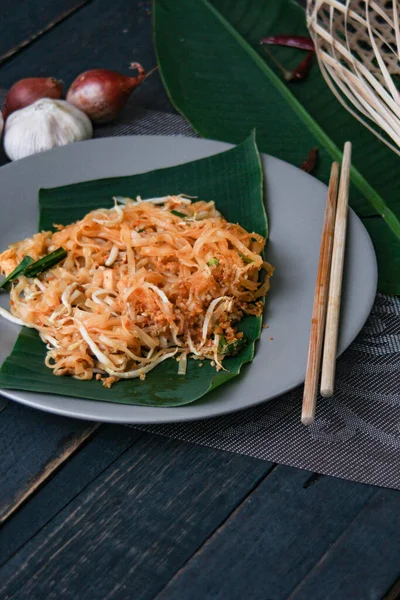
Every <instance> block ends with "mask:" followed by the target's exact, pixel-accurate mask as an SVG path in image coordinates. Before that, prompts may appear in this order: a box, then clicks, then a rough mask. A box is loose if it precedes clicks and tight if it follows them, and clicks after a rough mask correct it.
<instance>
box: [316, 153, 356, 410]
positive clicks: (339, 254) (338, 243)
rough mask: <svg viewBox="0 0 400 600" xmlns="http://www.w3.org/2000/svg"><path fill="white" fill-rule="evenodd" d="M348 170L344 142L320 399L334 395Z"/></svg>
mask: <svg viewBox="0 0 400 600" xmlns="http://www.w3.org/2000/svg"><path fill="white" fill-rule="evenodd" d="M350 167H351V143H350V142H346V143H345V145H344V151H343V161H342V169H341V172H340V185H339V195H338V202H337V212H336V221H335V237H334V242H333V253H332V266H331V275H330V284H329V298H328V309H327V314H326V328H325V342H324V352H323V359H322V373H321V390H320V392H321V396H324V397H325V398H329V397H330V396H332V395H333V389H334V385H335V370H336V352H337V341H338V330H339V315H340V300H341V295H342V279H343V263H344V251H345V245H346V229H347V217H348V213H349V210H348V208H349V187H350Z"/></svg>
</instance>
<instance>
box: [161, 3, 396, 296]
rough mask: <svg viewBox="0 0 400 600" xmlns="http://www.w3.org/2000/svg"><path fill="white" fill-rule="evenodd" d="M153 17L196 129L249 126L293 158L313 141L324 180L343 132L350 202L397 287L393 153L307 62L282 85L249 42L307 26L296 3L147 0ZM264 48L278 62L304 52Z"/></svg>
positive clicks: (386, 278) (176, 92)
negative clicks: (349, 161) (305, 71)
mask: <svg viewBox="0 0 400 600" xmlns="http://www.w3.org/2000/svg"><path fill="white" fill-rule="evenodd" d="M153 18H154V39H155V45H156V51H157V55H158V60H159V65H160V72H161V76H162V78H163V81H164V84H165V87H166V89H167V92H168V94H169V96H170V99H171V101H172V102H173V104H174V105H175V107H176V108H177V109H178V110H179V111H180V112H181V113H182V114H183V115H184V116H185V117H186V118H187V119H188V121H189V122H190V123H191V124H192V126H193V127H194V129H196V131H197V132H198V133H200V134H201V135H202V136H204V137H209V138H215V139H220V140H225V141H230V142H233V143H236V142H238V140H240V139H243V137H244V136H245V135H247V133H248V132H249V131H250V130H251V129H252V128H256V129H257V142H258V147H259V149H260V150H261V151H263V152H268V153H270V154H273V155H274V156H278V157H279V158H282V159H284V160H287V161H289V162H291V163H292V164H294V165H297V166H300V165H301V164H302V163H303V162H304V160H305V158H306V157H307V155H308V153H309V151H310V150H311V149H312V148H313V147H315V146H317V147H318V148H319V164H318V168H317V170H316V172H315V175H316V176H317V177H318V178H319V179H321V180H322V181H324V182H327V181H328V177H329V171H330V165H331V162H332V159H335V160H340V158H341V148H342V147H343V144H344V142H345V140H347V139H350V140H351V141H352V143H353V164H354V167H353V169H352V182H353V186H352V189H351V194H350V203H351V205H352V207H353V208H354V209H355V211H356V212H357V213H358V215H359V216H360V217H361V218H362V220H363V222H364V224H365V226H366V227H367V229H368V231H369V233H370V235H371V237H372V241H373V243H374V246H375V250H376V253H377V258H378V264H379V284H378V285H379V290H380V291H382V292H386V293H391V294H399V293H400V186H399V185H398V168H399V162H398V157H397V155H395V154H394V153H393V152H392V151H391V150H389V149H388V148H386V146H385V145H384V144H382V143H381V142H380V141H379V140H377V139H376V138H375V136H374V135H373V134H372V133H370V132H369V131H368V130H367V129H366V128H365V127H363V126H362V125H361V124H360V123H358V121H356V119H354V118H353V117H352V116H351V115H350V114H349V113H348V112H347V111H346V110H345V109H344V108H343V107H342V106H341V104H340V103H339V102H338V100H337V99H336V98H335V97H334V96H333V94H332V93H331V92H330V90H329V88H328V87H327V85H326V84H325V82H324V80H323V78H322V76H321V74H320V72H319V69H318V67H317V64H316V61H315V65H314V67H313V69H312V71H311V74H310V76H309V78H308V79H307V80H305V81H303V82H301V83H299V82H298V83H290V84H287V83H284V82H283V81H282V78H281V75H280V73H279V71H277V70H276V66H275V64H274V62H273V61H271V59H270V58H268V57H267V55H266V53H265V50H264V49H263V48H262V47H261V46H260V44H259V40H260V38H261V37H263V36H266V35H273V34H300V35H301V34H302V35H304V34H307V29H306V25H305V14H304V10H303V9H302V8H301V7H300V6H299V5H298V4H296V3H295V2H293V1H292V0H279V2H277V1H276V0H210V1H209V0H154V15H153ZM268 49H269V50H270V51H271V52H273V53H274V55H275V57H276V58H278V60H279V61H280V62H281V63H283V64H284V65H285V66H286V67H287V68H292V67H293V66H295V65H297V64H298V63H299V62H300V61H301V60H302V59H303V58H304V56H305V55H304V53H302V52H301V51H299V50H295V49H292V48H290V49H289V48H273V47H271V46H269V47H268Z"/></svg>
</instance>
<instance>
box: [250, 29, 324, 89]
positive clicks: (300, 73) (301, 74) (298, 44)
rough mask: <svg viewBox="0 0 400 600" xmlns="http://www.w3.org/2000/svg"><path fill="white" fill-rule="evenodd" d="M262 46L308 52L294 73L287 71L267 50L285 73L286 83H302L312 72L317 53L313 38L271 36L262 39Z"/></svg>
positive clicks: (269, 54)
mask: <svg viewBox="0 0 400 600" xmlns="http://www.w3.org/2000/svg"><path fill="white" fill-rule="evenodd" d="M260 44H273V45H279V46H289V47H292V48H298V49H300V50H308V54H307V56H306V58H305V59H304V60H302V61H301V63H300V64H299V65H298V66H297V67H296V68H295V69H293V70H292V71H288V70H287V69H285V67H284V66H283V65H281V63H280V62H279V61H278V60H277V59H276V58H275V57H274V56H273V55H272V54H271V53H270V52H269V51H268V50H267V49H266V48H264V50H265V51H266V52H267V54H268V56H269V57H270V58H271V59H272V60H273V61H274V62H275V64H276V65H277V66H278V67H279V69H281V71H282V72H283V76H284V78H285V80H286V81H302V80H303V79H304V78H305V77H307V75H308V73H309V72H310V68H311V63H312V57H313V56H314V53H315V48H314V43H313V41H312V39H311V38H308V37H304V36H300V35H271V36H269V37H265V38H262V39H261V40H260Z"/></svg>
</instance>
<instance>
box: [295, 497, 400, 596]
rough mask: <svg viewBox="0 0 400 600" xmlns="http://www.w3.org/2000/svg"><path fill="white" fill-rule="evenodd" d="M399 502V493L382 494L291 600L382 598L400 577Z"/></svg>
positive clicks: (355, 521) (313, 571)
mask: <svg viewBox="0 0 400 600" xmlns="http://www.w3.org/2000/svg"><path fill="white" fill-rule="evenodd" d="M399 502H400V493H399V492H396V491H393V490H379V491H378V492H376V493H375V494H374V496H373V498H372V499H371V500H370V502H368V503H367V504H366V505H365V507H364V508H363V510H362V511H361V512H360V513H359V514H358V515H357V517H356V518H355V519H354V520H353V522H352V523H351V524H350V526H349V527H348V528H347V529H346V531H345V532H344V533H343V535H341V536H340V537H339V538H338V539H337V540H336V542H335V544H334V545H333V546H332V548H330V551H329V552H327V553H326V554H325V555H324V556H322V557H321V559H320V561H319V562H318V563H317V564H316V566H315V567H314V568H313V569H312V570H311V572H310V573H309V574H308V576H307V577H306V579H305V580H304V582H302V584H301V585H300V586H299V587H298V588H297V589H296V590H295V591H294V592H293V594H292V595H291V596H290V600H309V599H310V598H313V600H337V599H338V598H352V599H360V600H361V599H365V600H376V599H380V598H382V596H383V593H382V592H384V591H385V590H387V588H388V587H389V586H390V585H391V583H392V582H393V581H394V580H395V579H396V578H397V577H398V576H399V575H400V537H399V535H398V532H399V529H400V510H399ZM288 600H289V599H288Z"/></svg>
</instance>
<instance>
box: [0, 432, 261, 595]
mask: <svg viewBox="0 0 400 600" xmlns="http://www.w3.org/2000/svg"><path fill="white" fill-rule="evenodd" d="M270 469H271V464H270V463H267V462H265V461H258V460H255V459H250V458H247V457H244V456H238V455H234V454H231V453H226V452H221V451H217V450H212V449H208V448H204V447H200V446H194V445H191V444H186V443H182V442H178V441H176V440H170V439H165V438H159V437H157V436H151V435H149V434H144V435H143V437H141V438H140V439H139V440H138V441H137V443H135V444H134V445H133V446H132V448H129V449H128V450H127V451H126V452H125V453H124V454H123V455H122V456H121V457H120V458H119V459H118V460H117V461H116V462H115V463H113V464H112V465H110V467H108V468H107V469H106V470H105V471H104V472H103V473H102V474H101V475H100V476H99V477H98V478H97V479H96V481H94V482H93V483H91V484H90V485H89V486H88V487H86V488H85V490H84V491H83V492H82V493H81V494H79V496H78V497H77V498H75V499H74V500H72V501H71V502H70V503H69V504H68V506H67V507H66V508H65V509H64V510H62V511H61V512H60V513H59V514H58V515H57V516H56V517H55V518H54V519H53V520H52V521H51V522H50V523H49V524H48V525H46V526H45V527H44V528H43V529H42V530H41V531H40V532H39V533H38V534H37V535H35V537H34V538H32V539H31V540H30V541H29V542H28V543H27V544H25V546H24V547H23V548H22V549H21V550H20V551H19V552H17V553H16V554H15V555H14V556H13V557H12V558H11V559H10V560H8V562H7V563H6V564H5V565H4V566H3V567H2V568H1V569H0V597H1V598H2V600H7V599H11V598H12V599H13V600H18V599H22V598H24V599H27V598H29V600H39V599H40V600H42V599H43V598H48V599H49V598H57V599H60V598H62V599H71V600H72V599H74V600H75V599H76V598H82V599H83V598H90V600H105V599H106V598H113V599H117V598H121V599H122V598H125V599H127V598H129V599H134V600H142V599H146V600H149V599H150V598H153V597H154V596H155V595H156V593H157V592H158V591H160V589H161V588H162V587H164V586H165V585H166V583H167V582H168V581H169V580H170V578H171V576H172V575H173V574H174V573H175V572H176V571H177V569H178V568H180V567H181V566H182V565H183V564H184V563H185V562H186V561H187V560H188V559H189V558H190V556H191V555H192V554H193V552H194V551H195V550H196V549H197V548H198V547H199V546H201V544H203V543H204V541H205V540H206V539H207V537H208V536H209V535H210V534H211V533H212V532H213V531H214V530H215V529H216V527H218V526H219V525H220V524H221V523H222V522H223V521H224V520H225V519H226V517H227V515H229V514H230V513H231V512H232V511H233V510H234V509H235V508H236V507H237V506H238V505H239V504H240V503H241V502H242V500H243V499H244V498H245V497H246V496H247V495H248V494H249V492H250V491H251V490H252V489H253V488H254V487H256V486H257V484H258V483H259V481H260V480H261V479H262V478H263V477H265V475H266V474H267V473H268V471H269V470H270Z"/></svg>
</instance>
